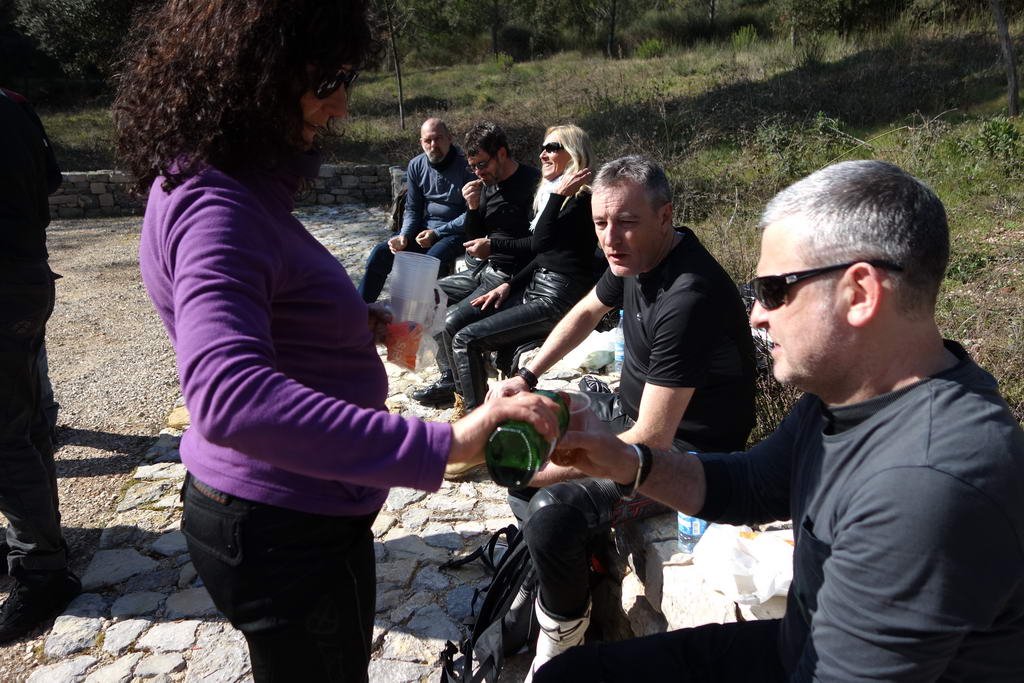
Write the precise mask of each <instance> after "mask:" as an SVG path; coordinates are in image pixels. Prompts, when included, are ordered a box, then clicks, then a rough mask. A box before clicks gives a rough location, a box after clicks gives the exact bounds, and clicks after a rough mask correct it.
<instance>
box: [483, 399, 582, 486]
mask: <svg viewBox="0 0 1024 683" xmlns="http://www.w3.org/2000/svg"><path fill="white" fill-rule="evenodd" d="M535 393H538V394H540V395H542V396H547V397H548V398H550V399H551V400H552V401H554V402H555V403H556V404H558V435H559V438H561V437H562V436H564V435H565V432H566V431H567V430H568V429H569V423H570V422H571V421H572V418H573V416H574V415H577V414H580V413H583V412H585V411H586V410H588V409H589V408H590V397H589V396H587V395H586V394H584V393H581V392H578V391H537V392H535ZM556 443H557V442H551V443H549V442H548V441H547V440H546V439H545V438H544V437H543V436H541V435H540V433H539V432H538V431H537V430H536V429H534V428H533V425H531V424H529V423H526V422H520V421H518V420H509V421H507V422H503V423H501V424H500V425H498V428H497V429H495V430H494V432H492V433H491V436H490V437H489V438H488V440H487V446H486V448H485V449H484V456H485V458H486V461H487V470H488V471H489V472H490V474H491V478H492V479H493V480H494V482H495V483H496V484H500V485H501V486H507V487H508V488H513V489H515V488H523V487H524V486H528V485H529V484H530V480H531V479H533V475H535V474H536V473H537V472H538V471H539V470H540V469H541V468H542V467H543V466H544V465H545V463H547V461H548V458H550V457H551V453H552V451H554V450H555V444H556Z"/></svg>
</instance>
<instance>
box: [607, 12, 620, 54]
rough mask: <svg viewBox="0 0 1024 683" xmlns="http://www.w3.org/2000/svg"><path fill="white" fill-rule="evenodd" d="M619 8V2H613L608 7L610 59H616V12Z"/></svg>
mask: <svg viewBox="0 0 1024 683" xmlns="http://www.w3.org/2000/svg"><path fill="white" fill-rule="evenodd" d="M618 8H619V0H611V3H610V5H609V7H608V58H609V59H611V58H613V57H615V12H616V10H618Z"/></svg>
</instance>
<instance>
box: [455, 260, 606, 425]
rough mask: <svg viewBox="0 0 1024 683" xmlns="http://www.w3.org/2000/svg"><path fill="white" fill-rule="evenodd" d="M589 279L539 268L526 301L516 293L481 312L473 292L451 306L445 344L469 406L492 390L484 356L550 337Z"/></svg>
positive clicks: (582, 293) (478, 401)
mask: <svg viewBox="0 0 1024 683" xmlns="http://www.w3.org/2000/svg"><path fill="white" fill-rule="evenodd" d="M586 284H587V283H579V282H574V281H573V280H572V279H571V278H569V277H567V276H565V275H562V274H561V273H553V272H550V271H546V270H543V269H540V270H537V271H536V272H535V273H534V275H533V278H532V280H531V282H530V286H529V287H528V288H527V289H526V292H525V293H524V294H522V295H521V297H522V298H521V303H514V302H515V300H516V299H517V298H518V296H517V293H516V292H513V293H512V294H510V295H509V298H508V299H506V300H505V303H504V305H503V307H502V308H499V309H497V310H495V309H494V308H489V309H488V310H486V311H481V310H480V309H479V308H477V307H475V306H471V305H469V302H470V301H472V300H473V298H475V296H479V295H474V296H470V297H467V298H466V299H464V300H463V303H462V304H460V305H459V306H456V307H455V308H452V309H449V311H448V315H447V316H446V317H445V329H444V337H443V339H444V346H443V348H445V349H447V350H448V352H449V353H450V354H451V367H452V369H453V370H454V371H455V390H456V391H457V392H459V393H460V394H462V397H463V400H464V401H465V405H466V408H467V409H473V408H476V407H477V406H478V405H480V404H481V403H483V402H484V397H485V396H486V394H487V370H486V365H485V360H484V357H485V355H486V354H487V353H489V352H491V351H497V350H499V349H502V348H505V347H513V348H515V347H517V346H519V345H520V344H525V343H526V342H529V341H533V340H536V339H543V338H544V337H546V336H547V334H548V333H549V332H551V330H552V329H554V327H555V325H557V324H558V321H559V320H561V319H562V316H564V315H565V313H566V311H568V310H569V309H570V308H572V307H573V306H574V305H575V304H576V302H577V301H579V300H580V298H581V297H582V296H583V295H584V294H585V293H586V291H587V289H586ZM488 291H489V290H488Z"/></svg>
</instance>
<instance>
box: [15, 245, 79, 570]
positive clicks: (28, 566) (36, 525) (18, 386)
mask: <svg viewBox="0 0 1024 683" xmlns="http://www.w3.org/2000/svg"><path fill="white" fill-rule="evenodd" d="M53 300H54V286H53V275H52V273H51V272H50V268H49V266H48V265H47V263H46V262H45V261H40V262H36V263H3V264H2V267H0V512H2V513H3V515H4V516H5V517H6V518H7V521H8V526H7V543H8V544H9V545H10V548H11V550H10V554H9V555H8V556H7V562H8V567H9V570H10V572H11V574H12V575H14V576H18V575H19V574H21V572H22V571H59V570H63V569H65V568H66V567H67V557H66V553H65V549H64V539H63V537H62V535H61V530H60V509H59V505H58V499H57V470H56V467H55V465H54V461H53V444H52V443H51V441H50V429H49V424H48V423H47V421H46V417H45V414H44V412H43V408H42V405H41V391H40V389H41V387H40V375H39V354H40V352H41V350H42V347H43V339H44V337H45V335H46V321H47V320H49V318H50V314H51V313H52V312H53Z"/></svg>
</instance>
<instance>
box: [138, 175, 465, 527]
mask: <svg viewBox="0 0 1024 683" xmlns="http://www.w3.org/2000/svg"><path fill="white" fill-rule="evenodd" d="M318 164H319V160H318V159H316V157H315V156H313V155H305V156H304V157H302V159H300V160H299V162H297V163H296V165H295V168H292V169H290V170H288V171H286V172H280V173H276V174H270V173H259V174H258V173H254V174H252V175H250V176H247V177H232V176H228V175H225V174H224V173H221V172H220V171H217V170H215V169H208V170H206V171H204V172H202V173H200V174H198V175H197V176H194V177H192V178H190V179H189V180H188V181H187V182H185V183H183V184H182V185H180V186H178V187H176V188H175V189H174V190H172V191H171V192H170V193H166V192H164V191H163V190H162V189H161V187H160V185H161V183H162V182H163V179H162V178H157V179H156V181H155V183H154V184H153V187H152V188H151V189H150V193H149V203H148V205H147V207H146V217H145V221H144V223H143V229H142V244H141V246H140V249H139V262H140V266H141V269H142V279H143V281H144V282H145V284H146V289H147V290H148V291H149V295H150V298H152V300H153V304H154V305H155V306H156V310H157V312H158V313H159V314H160V317H161V319H162V320H163V323H164V326H165V328H166V329H167V334H168V335H169V336H170V338H171V343H172V344H173V345H174V350H175V352H176V353H177V361H178V374H179V378H180V380H181V389H182V393H183V394H184V396H185V403H186V405H187V406H188V409H189V413H190V415H191V417H192V427H191V428H190V429H189V430H188V431H187V432H186V433H185V436H184V438H183V440H182V444H181V457H182V461H183V462H184V463H185V465H186V466H187V467H188V469H189V471H190V472H191V473H192V474H193V476H195V477H197V478H198V479H200V480H201V481H203V482H205V483H207V484H209V485H211V486H214V487H216V488H218V489H220V490H222V491H224V492H226V493H230V494H232V495H235V496H238V497H240V498H245V499H248V500H254V501H259V502H264V503H270V504H272V505H278V506H281V507H285V508H291V509H294V510H300V511H304V512H313V513H319V514H326V515H361V514H367V513H370V512H373V511H375V510H377V509H378V508H379V507H380V506H381V504H382V503H383V501H384V498H385V497H386V495H387V489H388V487H390V486H407V487H411V488H418V489H423V490H430V491H432V490H436V489H437V488H438V487H439V486H440V485H441V480H442V474H443V472H444V466H445V462H446V461H447V458H448V450H449V446H450V444H451V427H450V426H449V425H447V424H439V423H426V422H422V421H420V420H417V419H407V418H402V417H399V416H397V415H391V414H389V413H388V412H387V409H386V408H385V406H384V399H385V398H386V397H387V375H386V373H385V371H384V366H383V365H382V364H381V362H380V358H379V357H378V356H377V353H376V350H375V348H374V343H373V339H372V338H371V335H370V331H369V328H368V326H367V307H366V304H364V303H363V301H362V299H361V298H360V296H359V294H358V293H357V292H356V289H355V287H353V286H352V281H351V280H350V279H349V277H348V273H347V272H346V271H345V269H344V268H343V267H342V266H341V264H339V263H338V262H337V261H336V260H335V258H334V257H333V256H331V254H330V253H329V252H328V251H327V250H326V249H325V248H324V247H323V245H321V244H320V243H319V242H317V240H316V239H314V238H313V236H312V235H310V234H309V232H307V231H306V229H305V228H304V227H303V226H302V224H301V223H300V222H299V221H298V220H296V219H295V217H294V216H292V215H291V211H292V208H293V199H292V197H293V195H294V193H295V191H296V189H297V188H298V183H299V179H300V176H307V177H310V176H315V174H316V167H317V166H318ZM300 166H301V167H304V168H300Z"/></svg>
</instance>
